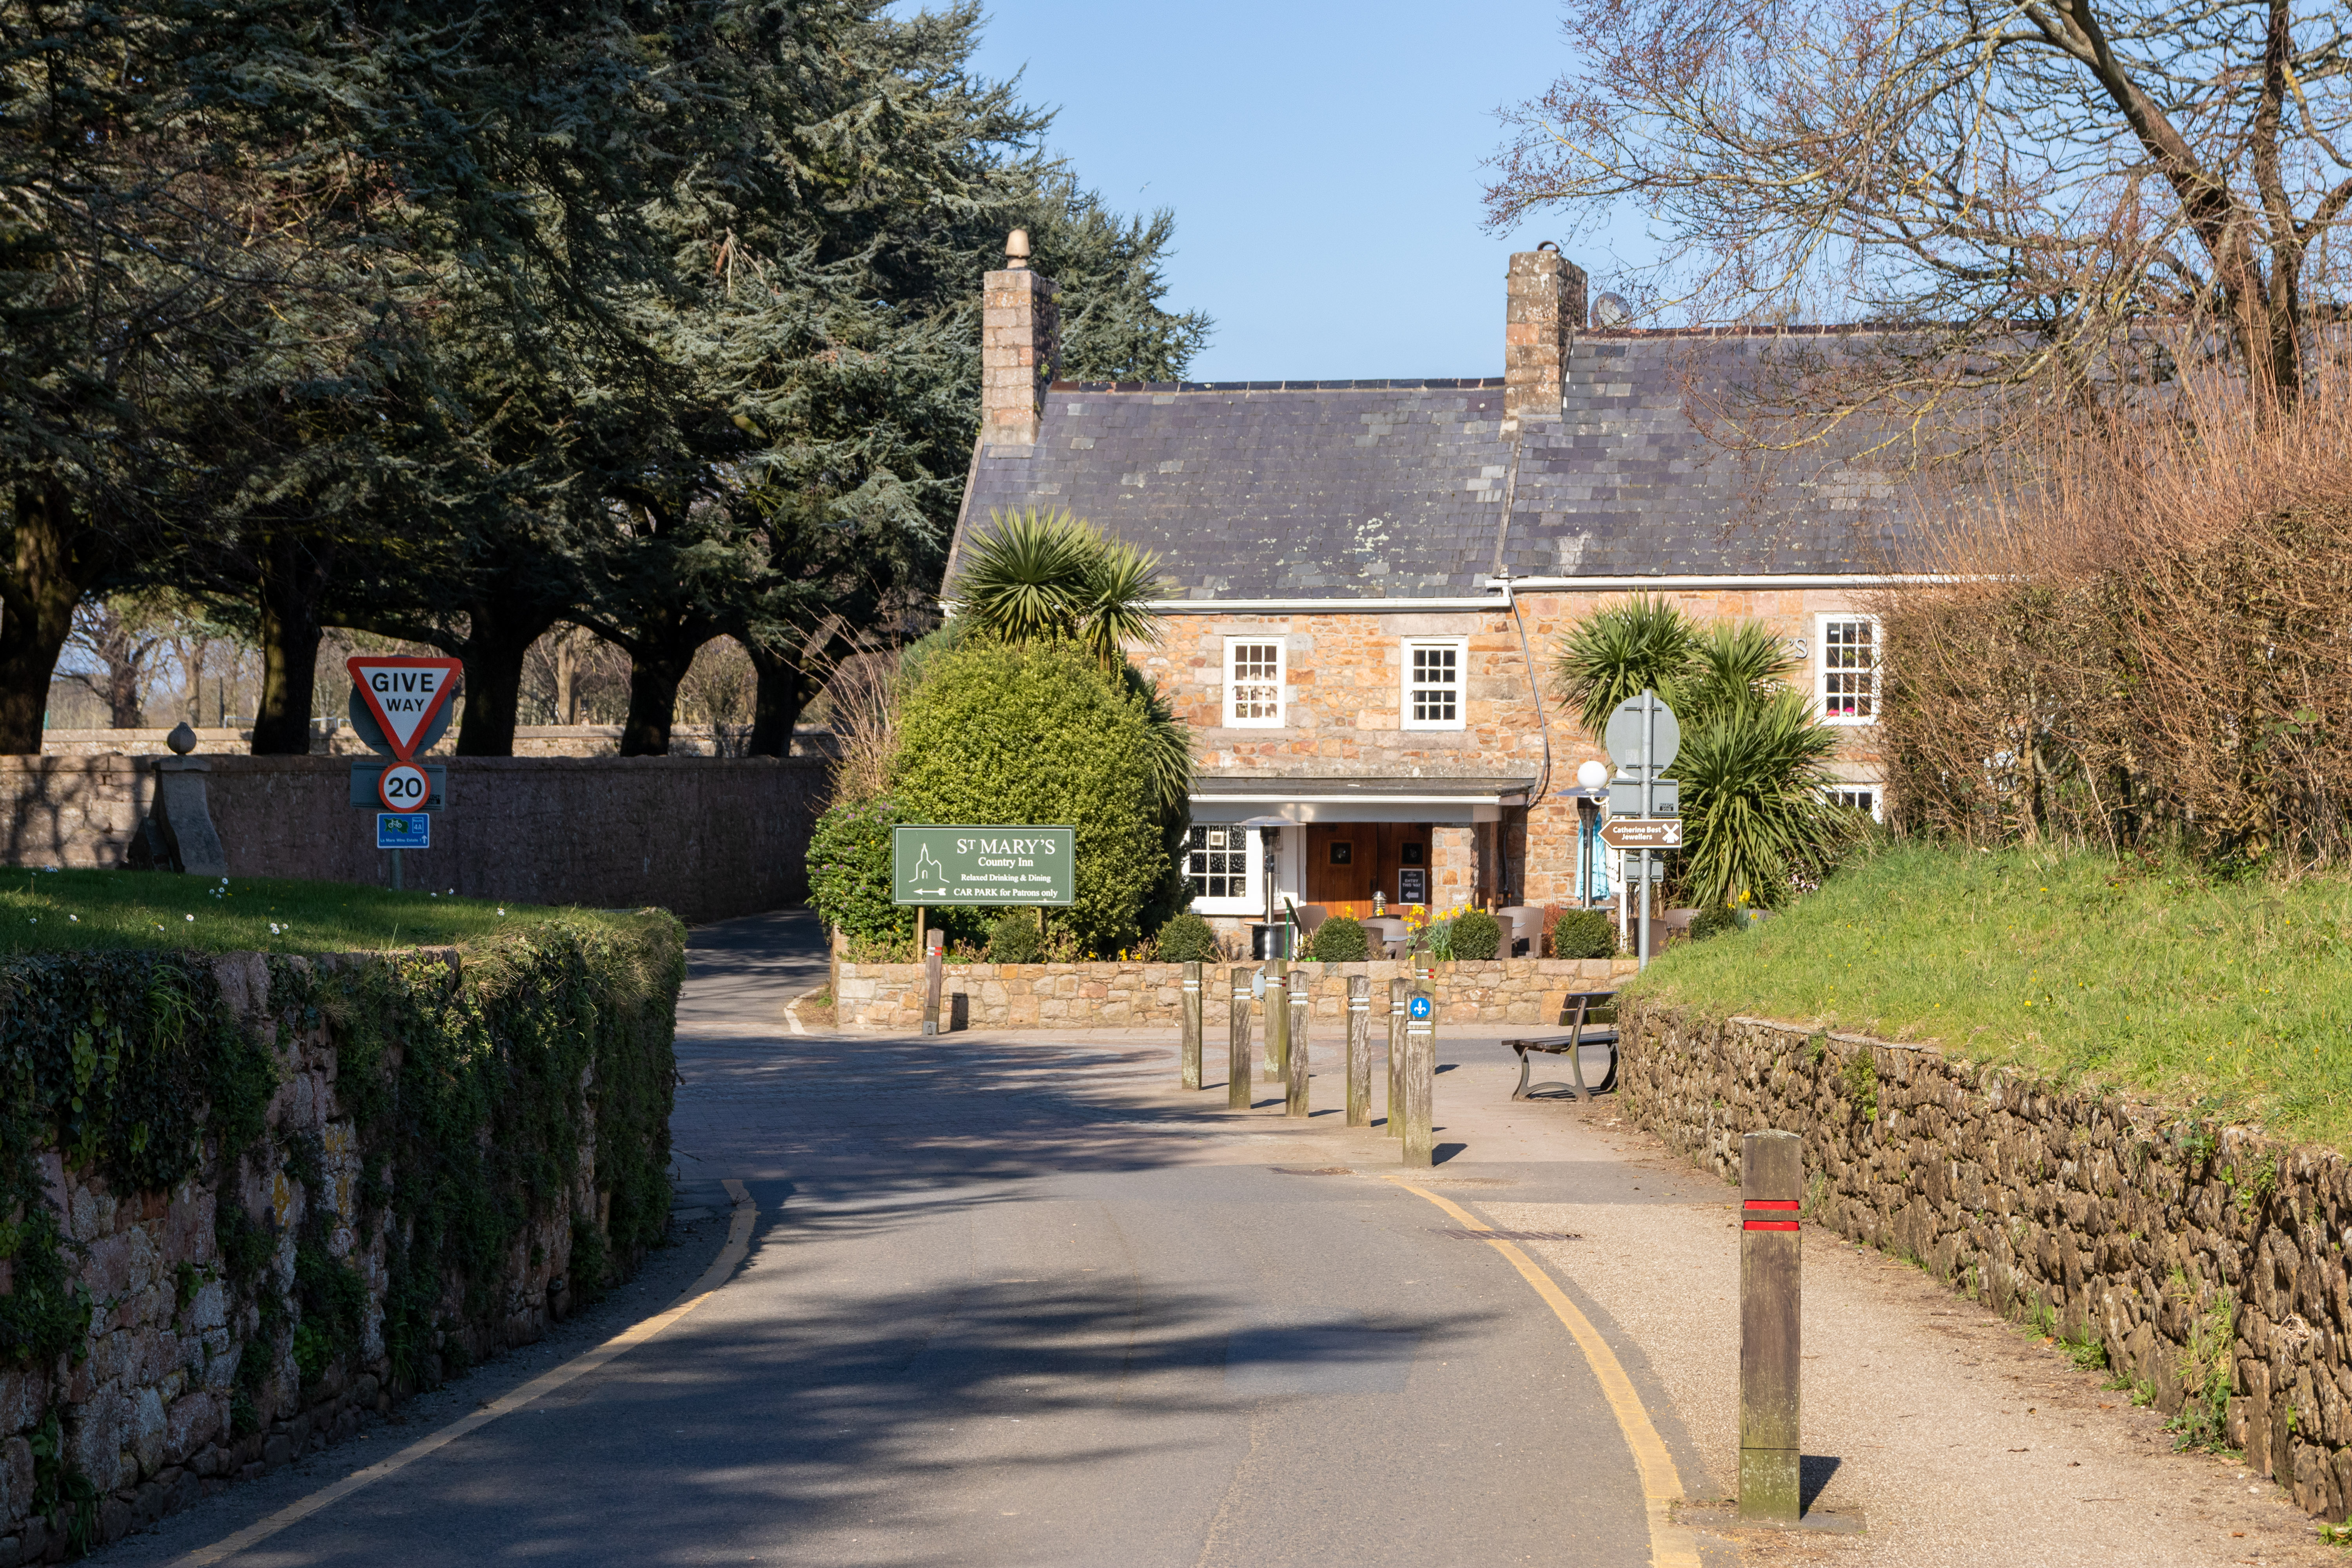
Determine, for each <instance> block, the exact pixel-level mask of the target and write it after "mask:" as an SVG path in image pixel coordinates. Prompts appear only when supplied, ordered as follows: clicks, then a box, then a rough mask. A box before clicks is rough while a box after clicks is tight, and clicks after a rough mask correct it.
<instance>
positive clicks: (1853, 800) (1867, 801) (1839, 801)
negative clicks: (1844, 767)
mask: <svg viewBox="0 0 2352 1568" xmlns="http://www.w3.org/2000/svg"><path fill="white" fill-rule="evenodd" d="M1830 804H1831V805H1842V806H1843V807H1845V808H1846V809H1847V810H1848V811H1866V812H1868V813H1870V816H1871V819H1872V820H1873V821H1884V820H1885V815H1886V792H1885V790H1883V789H1881V788H1880V787H1879V786H1878V785H1876V784H1832V785H1831V786H1830Z"/></svg>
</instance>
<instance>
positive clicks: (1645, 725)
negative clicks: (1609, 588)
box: [1638, 687, 1658, 969]
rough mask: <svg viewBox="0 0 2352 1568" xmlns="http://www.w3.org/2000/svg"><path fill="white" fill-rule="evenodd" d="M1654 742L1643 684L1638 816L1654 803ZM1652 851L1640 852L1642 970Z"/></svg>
mask: <svg viewBox="0 0 2352 1568" xmlns="http://www.w3.org/2000/svg"><path fill="white" fill-rule="evenodd" d="M1657 743H1658V694H1657V693H1656V692H1655V691H1653V690H1651V689H1648V688H1647V687H1644V688H1643V689H1642V816H1643V817H1644V818H1647V817H1649V816H1652V815H1653V813H1652V810H1651V808H1652V806H1654V805H1655V804H1656V797H1655V794H1654V792H1655V788H1656V785H1655V784H1654V775H1655V773H1656V771H1657V770H1656V769H1655V768H1654V767H1653V766H1652V765H1651V763H1650V758H1651V756H1652V754H1653V753H1654V752H1655V751H1656V749H1657ZM1652 853H1653V851H1651V850H1648V849H1644V850H1643V851H1642V936H1641V945H1640V948H1639V950H1638V951H1639V952H1640V956H1641V967H1642V968H1643V969H1647V968H1649V967H1650V856H1651V854H1652Z"/></svg>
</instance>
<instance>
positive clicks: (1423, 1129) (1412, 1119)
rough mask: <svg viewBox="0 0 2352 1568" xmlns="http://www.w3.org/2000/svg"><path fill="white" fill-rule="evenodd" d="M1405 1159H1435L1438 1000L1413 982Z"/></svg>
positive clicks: (1408, 1004) (1407, 1032)
mask: <svg viewBox="0 0 2352 1568" xmlns="http://www.w3.org/2000/svg"><path fill="white" fill-rule="evenodd" d="M1405 1014H1406V1016H1405V1023H1404V1163H1406V1164H1408V1165H1431V1164H1434V1163H1436V1152H1437V1144H1436V1142H1435V1140H1436V1132H1435V1131H1434V1126H1433V1123H1434V1121H1435V1116H1436V1106H1435V1104H1434V1101H1435V1100H1436V1098H1437V1000H1436V998H1435V997H1433V996H1432V995H1430V994H1429V992H1428V990H1427V989H1426V988H1424V987H1423V986H1419V985H1416V986H1414V987H1413V988H1412V995H1411V996H1409V997H1407V998H1406V1000H1405Z"/></svg>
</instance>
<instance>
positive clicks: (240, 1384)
mask: <svg viewBox="0 0 2352 1568" xmlns="http://www.w3.org/2000/svg"><path fill="white" fill-rule="evenodd" d="M684 934H685V933H684V931H683V929H682V928H681V927H680V926H679V925H678V923H677V921H674V920H672V919H670V918H669V917H667V915H660V914H649V915H646V916H643V917H638V918H634V919H627V920H604V921H578V922H566V923H559V924H553V925H541V926H537V927H534V928H532V929H531V930H530V931H528V932H524V933H519V934H517V935H515V936H513V937H511V938H499V939H497V940H493V941H490V942H484V943H480V944H478V945H477V946H474V947H471V948H467V949H465V950H462V951H457V952H415V953H399V954H383V955H375V954H371V955H364V956H352V957H347V958H343V959H340V960H325V961H312V960H298V959H290V958H278V957H272V958H271V959H270V960H269V993H268V1017H267V1019H266V1020H264V1019H254V1020H250V1021H241V1020H240V1019H239V1018H238V1017H237V1016H236V1013H235V1011H234V1009H233V1008H232V1006H231V1005H230V1004H229V1002H228V1000H227V999H226V997H225V996H224V994H223V993H222V990H221V986H220V983H219V980H218V978H217V976H216V974H215V970H214V964H215V962H218V961H215V960H214V959H210V958H206V957H201V956H198V955H194V954H181V953H168V952H133V953H104V952H90V953H69V954H55V955H44V956H40V957H30V958H22V959H14V960H9V961H6V962H5V963H0V1365H7V1364H20V1365H21V1364H43V1363H49V1362H52V1361H54V1360H55V1359H56V1358H58V1357H60V1356H65V1357H68V1358H72V1357H79V1355H80V1354H81V1353H82V1352H83V1350H84V1349H85V1347H86V1345H87V1342H88V1336H89V1321H90V1315H91V1310H92V1307H93V1303H92V1302H91V1301H90V1300H89V1297H88V1295H87V1293H86V1292H84V1291H82V1290H81V1289H79V1288H78V1287H77V1285H76V1283H75V1268H76V1264H77V1262H78V1258H77V1255H76V1253H75V1249H74V1248H73V1247H72V1246H71V1245H70V1243H69V1242H68V1239H67V1237H66V1234H65V1222H64V1219H63V1216H61V1215H58V1212H57V1210H56V1208H55V1206H54V1200H53V1198H52V1196H51V1194H50V1192H49V1190H48V1183H47V1180H46V1179H45V1177H44V1174H43V1169H42V1167H43V1163H44V1161H43V1155H44V1153H45V1152H47V1153H55V1154H61V1155H62V1157H63V1159H64V1162H65V1163H66V1164H67V1165H68V1167H70V1168H72V1169H74V1170H76V1171H78V1172H81V1173H94V1174H97V1175H100V1176H103V1177H104V1178H105V1181H106V1184H107V1186H108V1188H109V1190H110V1191H111V1192H113V1193H115V1194H121V1195H125V1196H127V1195H129V1194H132V1193H138V1192H150V1193H152V1192H162V1191H169V1190H171V1189H173V1188H174V1187H176V1186H178V1185H179V1184H181V1183H183V1182H184V1181H187V1180H188V1179H190V1178H191V1177H194V1178H196V1179H198V1180H199V1181H200V1182H201V1183H202V1184H205V1185H207V1186H210V1187H211V1188H213V1189H214V1190H215V1192H216V1193H218V1194H220V1199H219V1201H218V1202H217V1204H216V1206H215V1216H214V1219H215V1224H214V1235H215V1240H216V1244H217V1247H218V1252H219V1257H218V1264H217V1271H218V1277H220V1278H222V1279H225V1281H226V1284H227V1286H228V1288H229V1290H230V1292H231V1295H232V1298H233V1300H235V1301H236V1302H237V1303H238V1305H239V1307H240V1308H241V1309H249V1310H250V1317H249V1318H247V1317H246V1316H245V1314H244V1313H243V1312H242V1311H240V1313H239V1314H238V1315H237V1316H236V1317H233V1318H232V1322H236V1321H249V1322H251V1323H252V1325H253V1327H252V1330H251V1332H250V1334H249V1335H248V1336H247V1338H246V1341H245V1343H244V1345H243V1353H242V1354H241V1355H240V1357H239V1363H238V1373H237V1379H236V1390H235V1392H234V1394H233V1396H232V1399H231V1405H230V1409H231V1430H232V1432H233V1433H234V1434H236V1435H237V1436H245V1435H247V1434H250V1433H252V1432H254V1431H256V1430H257V1429H259V1427H260V1426H261V1425H262V1424H264V1423H266V1422H267V1421H268V1419H269V1418H270V1416H271V1415H273V1414H275V1413H274V1412H272V1411H271V1410H269V1409H268V1408H267V1407H266V1405H267V1401H265V1400H264V1399H263V1397H262V1394H263V1391H264V1389H265V1387H266V1385H267V1384H268V1381H269V1377H270V1373H271V1371H272V1369H273V1368H275V1367H278V1366H280V1365H282V1364H284V1363H285V1361H286V1359H287V1358H288V1357H289V1355H290V1357H291V1360H292V1363H293V1364H294V1367H295V1369H296V1372H297V1374H298V1375H299V1378H300V1379H301V1381H302V1383H303V1384H306V1385H307V1384H312V1383H314V1382H315V1381H316V1380H318V1379H319V1378H320V1376H321V1375H322V1373H324V1372H325V1370H326V1369H327V1367H328V1366H329V1365H330V1364H331V1363H336V1362H338V1361H341V1363H343V1364H344V1365H345V1366H346V1367H347V1368H349V1367H352V1366H354V1365H355V1363H356V1362H357V1352H358V1350H359V1347H360V1345H361V1343H362V1341H363V1339H364V1336H365V1333H366V1328H367V1317H368V1311H369V1292H368V1289H367V1286H366V1284H365V1282H364V1281H363V1280H362V1279H361V1277H360V1276H359V1274H358V1273H357V1272H356V1271H354V1269H353V1268H352V1267H351V1266H350V1265H349V1264H348V1263H347V1262H345V1261H343V1260H341V1259H340V1258H336V1257H335V1256H333V1253H332V1251H331V1247H330V1241H331V1232H332V1227H333V1226H335V1225H337V1224H339V1223H343V1222H344V1221H345V1220H348V1221H349V1223H351V1224H352V1225H353V1226H354V1228H355V1230H356V1231H357V1233H358V1236H359V1239H360V1240H361V1242H362V1246H364V1245H366V1244H367V1243H368V1242H370V1241H372V1240H373V1237H375V1236H377V1235H378V1234H379V1233H380V1234H381V1235H382V1236H383V1240H384V1244H385V1261H386V1264H387V1276H388V1278H387V1287H386V1290H385V1295H384V1299H383V1339H384V1345H385V1350H386V1352H387V1355H388V1359H389V1360H390V1362H391V1368H390V1370H391V1373H392V1375H393V1377H394V1380H395V1381H397V1382H404V1383H407V1384H421V1383H425V1382H428V1381H431V1379H432V1377H433V1375H434V1374H435V1373H436V1372H438V1373H442V1374H446V1373H452V1372H454V1371H456V1370H458V1369H460V1368H462V1366H463V1365H464V1363H465V1358H466V1353H467V1347H468V1345H469V1343H471V1342H476V1341H477V1335H478V1333H479V1332H480V1331H488V1330H490V1329H492V1328H493V1327H494V1326H495V1324H496V1323H497V1321H498V1320H499V1318H500V1317H501V1316H502V1315H503V1312H504V1310H505V1306H504V1302H503V1300H502V1294H503V1286H504V1285H505V1283H506V1275H507V1262H508V1259H509V1256H510V1255H511V1250H512V1248H513V1247H514V1246H515V1245H516V1243H517V1238H518V1237H519V1236H520V1232H521V1230H522V1228H523V1227H524V1226H526V1225H528V1224H529V1223H530V1222H531V1221H532V1220H533V1219H535V1218H544V1217H546V1216H548V1215H552V1214H554V1213H556V1212H558V1210H559V1207H560V1205H562V1202H563V1200H564V1197H565V1195H566V1194H567V1193H574V1192H577V1191H579V1189H581V1188H583V1187H584V1188H585V1189H586V1192H585V1194H583V1195H585V1196H586V1197H587V1199H588V1206H589V1212H588V1213H586V1214H584V1215H576V1216H575V1220H574V1227H573V1237H574V1242H573V1249H572V1261H571V1264H570V1272H571V1279H570V1284H571V1287H572V1293H573V1295H574V1297H575V1299H578V1298H583V1297H587V1296H593V1294H595V1293H596V1292H597V1291H598V1290H599V1289H601V1288H602V1286H603V1285H604V1282H605V1278H606V1275H607V1272H608V1270H609V1269H610V1268H612V1267H613V1265H614V1263H615V1262H616V1261H617V1262H620V1263H623V1264H625V1263H626V1262H628V1261H630V1260H633V1259H635V1258H636V1257H638V1256H639V1255H641V1254H642V1253H643V1251H644V1250H645V1249H646V1247H650V1246H652V1245H654V1244H655V1243H656V1242H657V1241H658V1240H659V1239H660V1237H661V1234H662V1230H663V1227H664V1226H665V1225H666V1224H667V1213H668V1206H669V1191H668V1184H667V1166H668V1161H669V1132H668V1121H669V1111H670V1096H671V1088H672V1085H673V1083H674V1081H675V1077H676V1068H675V1058H674V1054H673V1051H672V1031H673V1028H674V1022H675V1011H676V1001H677V988H678V985H679V984H680V983H681V982H682V981H683V979H684V975H685V943H684ZM265 1025H267V1026H265ZM268 1026H274V1028H273V1027H268ZM306 1041H307V1042H310V1043H314V1044H315V1043H324V1044H326V1045H329V1046H331V1047H333V1048H334V1051H335V1053H336V1059H335V1093H336V1097H337V1100H338V1101H339V1104H340V1109H341V1111H342V1112H343V1114H345V1115H347V1116H349V1117H350V1118H351V1119H352V1126H353V1131H354V1133H355V1137H356V1150H355V1152H356V1155H357V1160H358V1167H359V1169H358V1175H357V1178H356V1180H355V1181H354V1182H353V1184H352V1192H351V1194H350V1196H351V1198H352V1200H353V1201H352V1202H350V1203H348V1204H346V1205H343V1207H342V1209H341V1211H340V1217H339V1210H338V1207H337V1205H336V1204H335V1203H334V1202H333V1201H332V1199H331V1195H330V1187H331V1180H332V1178H331V1174H330V1172H329V1169H328V1166H329V1163H330V1161H329V1156H328V1153H327V1151H326V1149H325V1146H324V1145H323V1144H322V1143H321V1142H320V1139H319V1137H318V1136H317V1134H316V1133H315V1132H312V1131H303V1130H299V1129H288V1130H285V1131H282V1132H281V1134H280V1135H279V1136H278V1137H277V1138H275V1139H272V1138H271V1137H270V1136H269V1125H268V1108H269V1104H270V1100H271V1098H272V1096H273V1095H274V1094H275V1093H276V1091H277V1089H278V1082H279V1077H278V1075H279V1063H280V1059H281V1058H280V1053H281V1052H286V1051H289V1050H291V1049H293V1048H294V1047H296V1046H298V1045H299V1044H300V1043H303V1042H306ZM591 1112H593V1126H594V1133H593V1147H589V1146H583V1139H584V1138H585V1137H586V1136H587V1134H586V1131H585V1130H586V1127H587V1125H588V1123H589V1121H590V1120H591V1117H590V1113H591ZM344 1168H345V1169H346V1170H348V1168H349V1167H348V1164H346V1165H345V1167H344ZM271 1171H282V1173H284V1175H285V1176H286V1178H287V1179H288V1180H289V1182H291V1183H294V1184H299V1186H301V1187H302V1188H304V1189H306V1191H307V1194H308V1200H307V1202H305V1203H304V1204H303V1205H300V1209H301V1217H300V1218H299V1221H298V1222H297V1226H296V1229H295V1233H294V1235H293V1237H291V1241H292V1247H291V1256H292V1263H293V1268H292V1278H291V1280H290V1282H289V1281H288V1280H286V1279H283V1278H282V1277H280V1276H278V1275H277V1274H276V1272H275V1270H274V1268H273V1265H274V1264H275V1263H276V1261H277V1260H278V1259H280V1258H284V1257H285V1256H286V1252H287V1247H286V1244H287V1241H288V1239H289V1238H288V1237H286V1236H285V1234H284V1233H283V1231H282V1230H281V1229H280V1227H279V1222H278V1218H277V1217H276V1215H274V1214H273V1213H271V1212H268V1211H264V1212H262V1213H259V1214H253V1213H248V1212H247V1209H246V1208H245V1206H244V1205H243V1204H242V1203H240V1202H238V1201H236V1197H235V1196H234V1195H233V1194H236V1193H237V1192H238V1191H239V1190H240V1189H241V1187H242V1185H243V1184H242V1182H241V1181H240V1180H239V1177H240V1173H249V1174H255V1175H258V1174H261V1173H268V1172H271ZM596 1194H608V1195H609V1205H608V1206H607V1207H606V1208H605V1209H604V1213H603V1214H599V1213H598V1212H597V1208H598V1204H597V1198H596ZM290 1212H292V1211H291V1210H289V1213H290ZM179 1272H180V1278H179V1280H178V1296H179V1303H180V1305H181V1306H182V1307H185V1306H186V1305H187V1304H188V1302H189V1301H190V1300H193V1299H194V1295H195V1294H196V1292H197V1291H198V1290H199V1289H201V1288H202V1286H203V1284H204V1283H205V1279H208V1278H211V1277H213V1276H212V1273H211V1271H210V1269H208V1268H196V1267H194V1266H184V1267H183V1268H181V1270H180V1271H179ZM436 1356H437V1358H438V1359H437V1361H436V1359H434V1358H436ZM51 1415H52V1417H54V1415H55V1412H54V1411H52V1412H51ZM53 1427H54V1420H52V1428H53ZM45 1430H51V1428H45ZM51 1435H52V1436H54V1432H53V1430H51ZM49 1446H50V1447H52V1448H54V1447H56V1445H55V1443H54V1442H52V1443H51V1444H50V1445H49ZM62 1463H63V1461H62V1458H61V1456H53V1457H52V1465H53V1468H54V1467H55V1466H56V1465H61V1464H62ZM72 1484H74V1483H73V1479H72V1478H70V1477H68V1476H67V1475H66V1474H65V1472H64V1471H63V1470H59V1471H58V1476H57V1477H56V1478H55V1484H54V1485H53V1486H52V1487H51V1488H50V1489H49V1490H50V1492H53V1493H55V1494H56V1498H55V1499H54V1500H56V1501H57V1502H58V1504H59V1506H64V1505H65V1504H67V1503H68V1502H70V1501H71V1500H72V1499H71V1498H69V1497H68V1496H67V1495H66V1491H65V1490H64V1489H67V1488H69V1487H70V1486H71V1485H72ZM45 1495H46V1494H45Z"/></svg>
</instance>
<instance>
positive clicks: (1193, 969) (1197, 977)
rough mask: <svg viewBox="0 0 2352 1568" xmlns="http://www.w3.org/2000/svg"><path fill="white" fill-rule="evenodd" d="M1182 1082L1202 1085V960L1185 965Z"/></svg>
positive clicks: (1188, 1084) (1195, 1085) (1193, 1087)
mask: <svg viewBox="0 0 2352 1568" xmlns="http://www.w3.org/2000/svg"><path fill="white" fill-rule="evenodd" d="M1182 1072H1183V1079H1182V1080H1181V1081H1182V1083H1183V1086H1184V1087H1185V1088H1186V1089H1198V1088H1200V1087H1201V961H1200V960H1199V959H1197V958H1196V959H1193V960H1192V962H1191V963H1187V964H1185V965H1184V1060H1183V1065H1182Z"/></svg>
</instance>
